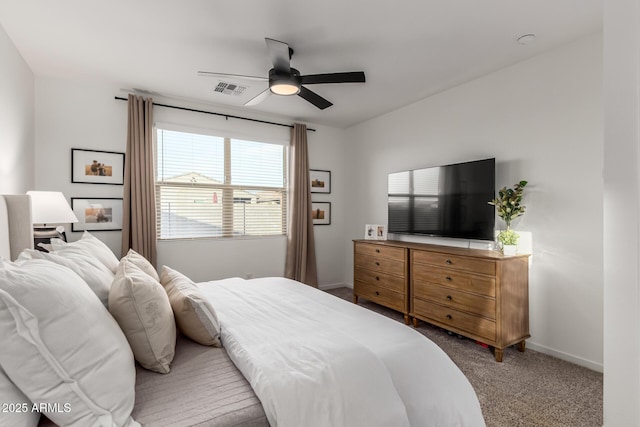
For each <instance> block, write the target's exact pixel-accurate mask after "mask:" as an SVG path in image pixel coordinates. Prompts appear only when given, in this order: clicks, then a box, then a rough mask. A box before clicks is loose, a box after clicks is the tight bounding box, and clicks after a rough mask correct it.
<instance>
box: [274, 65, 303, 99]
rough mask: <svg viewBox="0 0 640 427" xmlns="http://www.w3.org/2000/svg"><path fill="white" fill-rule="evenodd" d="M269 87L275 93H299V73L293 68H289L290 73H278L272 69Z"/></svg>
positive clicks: (285, 94)
mask: <svg viewBox="0 0 640 427" xmlns="http://www.w3.org/2000/svg"><path fill="white" fill-rule="evenodd" d="M269 89H270V90H271V92H272V93H275V94H276V95H284V96H291V95H297V94H298V93H300V73H299V72H298V70H296V69H295V68H291V73H290V74H280V73H277V72H276V71H275V70H273V69H272V70H270V71H269Z"/></svg>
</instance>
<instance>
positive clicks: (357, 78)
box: [300, 71, 365, 85]
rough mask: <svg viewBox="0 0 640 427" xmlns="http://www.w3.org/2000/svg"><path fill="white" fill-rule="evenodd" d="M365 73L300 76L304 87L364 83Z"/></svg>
mask: <svg viewBox="0 0 640 427" xmlns="http://www.w3.org/2000/svg"><path fill="white" fill-rule="evenodd" d="M364 82H365V77H364V71H352V72H348V73H328V74H310V75H308V76H300V83H301V84H303V85H312V84H321V83H364Z"/></svg>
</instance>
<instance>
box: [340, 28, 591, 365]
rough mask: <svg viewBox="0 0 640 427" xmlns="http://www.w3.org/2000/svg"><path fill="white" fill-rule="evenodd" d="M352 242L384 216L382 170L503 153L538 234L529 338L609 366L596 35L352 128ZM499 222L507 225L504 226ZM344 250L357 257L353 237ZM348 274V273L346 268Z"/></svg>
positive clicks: (504, 177) (503, 167)
mask: <svg viewBox="0 0 640 427" xmlns="http://www.w3.org/2000/svg"><path fill="white" fill-rule="evenodd" d="M347 136H348V140H349V141H350V143H349V145H348V152H347V162H348V163H351V164H357V165H358V167H357V168H352V169H350V172H349V174H348V177H347V181H348V182H350V183H351V186H350V191H349V194H350V195H352V197H351V199H350V200H349V205H348V206H349V210H350V212H351V214H350V220H349V223H348V225H347V230H348V232H349V233H350V235H349V237H351V238H361V237H362V236H363V228H364V224H365V223H382V224H385V223H386V220H387V211H386V208H387V196H386V194H387V182H386V180H387V174H388V173H389V172H395V171H400V170H405V169H413V168H419V167H425V166H435V165H440V164H448V163H455V162H460V161H466V160H474V159H481V158H487V157H495V158H496V162H497V164H496V168H497V170H496V184H497V186H498V187H502V186H503V185H508V186H511V185H513V184H515V183H516V182H517V181H519V180H521V179H526V180H528V181H529V186H527V188H526V191H525V202H526V206H527V209H528V210H527V213H526V214H525V215H524V216H523V217H522V218H521V219H519V220H517V221H518V222H514V224H513V225H514V227H515V228H516V230H524V231H529V232H531V233H532V235H533V257H532V264H531V266H532V268H531V272H530V287H529V289H530V290H529V294H530V313H531V315H530V325H531V327H530V330H531V335H532V337H531V339H530V340H528V346H529V347H531V348H534V349H538V350H541V351H543V352H546V353H550V354H554V355H556V356H559V357H562V358H565V359H569V360H572V361H574V362H577V363H580V364H582V365H585V366H588V367H591V368H593V369H598V370H601V369H602V360H603V359H602V352H603V350H602V346H603V341H602V334H603V320H602V294H603V285H602V283H603V267H602V256H603V255H602V233H603V231H602V229H603V226H602V215H603V214H602V203H603V182H602V167H603V160H602V152H603V117H602V38H601V35H595V36H591V37H588V38H586V39H582V40H580V41H577V42H574V43H572V44H570V45H566V46H564V47H562V48H560V49H557V50H554V51H552V52H549V53H546V54H543V55H540V56H538V57H535V58H533V59H530V60H528V61H525V62H522V63H519V64H517V65H515V66H512V67H509V68H506V69H503V70H501V71H498V72H496V73H493V74H491V75H488V76H486V77H483V78H480V79H478V80H475V81H472V82H470V83H468V84H464V85H461V86H459V87H456V88H454V89H451V90H448V91H445V92H442V93H440V94H438V95H435V96H432V97H430V98H427V99H425V100H422V101H420V102H418V103H415V104H413V105H410V106H408V107H405V108H402V109H400V110H397V111H394V112H392V113H389V114H387V115H384V116H382V117H379V118H376V119H373V120H371V121H368V122H365V123H363V124H361V125H359V126H356V127H354V128H352V129H350V130H349V131H348V135H347ZM497 225H498V226H500V225H501V222H497ZM345 246H346V247H345V248H343V250H344V253H345V256H346V257H347V258H348V259H349V260H350V263H349V265H351V264H352V249H351V243H350V242H345ZM345 281H352V279H351V273H350V271H349V272H347V275H346V276H345Z"/></svg>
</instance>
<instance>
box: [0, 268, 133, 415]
mask: <svg viewBox="0 0 640 427" xmlns="http://www.w3.org/2000/svg"><path fill="white" fill-rule="evenodd" d="M0 336H1V337H2V345H0V365H1V366H2V369H4V371H5V373H6V374H7V376H8V377H9V378H10V379H11V381H12V382H13V383H14V384H15V385H16V386H17V387H18V388H19V389H20V390H22V392H23V393H24V394H25V395H26V396H27V397H28V398H29V400H30V401H32V402H37V403H38V404H39V405H40V404H50V405H46V406H49V409H48V410H44V411H42V412H43V413H44V414H45V415H46V416H47V417H48V418H49V419H51V421H53V422H54V423H56V424H58V425H61V426H62V425H64V426H78V427H80V426H127V427H128V426H139V424H138V423H136V422H135V421H133V420H132V419H131V411H132V410H133V405H134V400H135V364H134V360H133V355H132V354H131V349H130V348H129V346H128V345H127V340H126V339H125V337H124V335H123V334H122V331H121V330H120V328H118V325H117V324H116V322H115V321H114V320H113V318H112V317H111V316H109V313H108V312H107V310H106V309H105V307H104V306H103V305H102V304H100V301H99V300H98V299H97V298H96V296H95V294H94V293H93V292H92V291H91V289H89V287H88V286H87V285H86V284H85V283H84V282H83V281H82V279H80V277H79V276H78V275H77V274H75V273H73V272H72V271H71V270H69V269H68V268H66V267H63V266H60V265H57V264H54V263H52V262H49V261H45V260H38V259H35V260H27V261H25V262H23V263H21V264H20V265H17V264H14V263H10V262H7V261H2V260H0ZM45 409H47V408H45Z"/></svg>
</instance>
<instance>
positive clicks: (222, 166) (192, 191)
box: [156, 128, 287, 239]
mask: <svg viewBox="0 0 640 427" xmlns="http://www.w3.org/2000/svg"><path fill="white" fill-rule="evenodd" d="M286 156H287V151H286V147H285V146H283V145H279V144H271V143H265V142H256V141H243V140H239V139H232V138H228V137H222V136H211V135H203V134H195V133H186V132H178V131H174V130H169V129H160V128H158V129H157V133H156V211H157V224H158V225H157V233H158V234H157V235H158V238H159V239H185V238H199V237H240V236H265V235H283V234H286V232H287V224H286V218H287V213H286V206H287V203H286V202H287V193H286V177H287V166H286V165H287V157H286Z"/></svg>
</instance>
